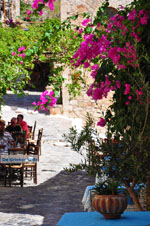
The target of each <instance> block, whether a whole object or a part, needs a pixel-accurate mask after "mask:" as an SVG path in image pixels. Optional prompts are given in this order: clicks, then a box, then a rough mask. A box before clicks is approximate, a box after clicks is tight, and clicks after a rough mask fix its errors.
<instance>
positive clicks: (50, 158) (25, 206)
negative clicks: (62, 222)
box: [0, 92, 94, 226]
mask: <svg viewBox="0 0 150 226" xmlns="http://www.w3.org/2000/svg"><path fill="white" fill-rule="evenodd" d="M39 96H40V93H36V92H32V93H31V92H30V93H29V95H28V96H26V97H23V98H20V99H19V98H18V97H16V96H15V95H13V94H12V93H11V92H8V95H7V96H6V97H5V100H6V106H4V107H3V108H2V118H3V119H5V120H6V121H7V122H8V121H9V120H10V119H11V117H15V116H16V115H17V114H19V113H21V114H23V115H24V119H25V121H27V122H28V124H29V125H33V124H34V121H37V128H36V136H37V132H38V129H39V128H43V129H44V132H43V140H42V155H41V156H40V161H39V162H38V184H37V185H35V184H33V182H32V181H25V185H24V187H23V188H21V187H19V186H18V187H14V186H13V187H3V186H0V197H1V198H0V226H6V225H7V226H56V224H57V222H58V221H59V219H60V218H61V217H62V215H63V214H64V213H66V212H78V211H83V206H82V203H81V200H82V197H83V194H84V191H85V188H86V186H87V185H91V184H93V183H94V178H92V177H89V176H88V175H87V174H86V172H80V173H68V172H65V171H64V167H68V166H69V163H78V162H80V160H81V156H80V155H79V154H77V153H76V152H73V151H72V150H71V149H70V147H69V146H68V144H66V143H65V142H64V140H63V138H62V134H63V133H67V132H68V130H69V128H70V127H71V126H72V125H73V124H76V123H79V122H80V120H79V119H77V120H72V119H70V118H66V117H64V116H61V115H56V116H52V115H47V114H45V113H44V112H42V113H37V112H34V111H33V107H32V102H33V101H34V100H35V101H36V100H38V99H39ZM77 126H79V127H80V125H77Z"/></svg>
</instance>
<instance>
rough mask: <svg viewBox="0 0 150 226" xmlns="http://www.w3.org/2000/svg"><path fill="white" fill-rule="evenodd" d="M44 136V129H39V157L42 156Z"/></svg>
mask: <svg viewBox="0 0 150 226" xmlns="http://www.w3.org/2000/svg"><path fill="white" fill-rule="evenodd" d="M42 136H43V128H41V129H39V132H38V139H37V146H38V147H39V155H41V143H42Z"/></svg>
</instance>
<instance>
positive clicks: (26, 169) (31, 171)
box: [23, 144, 39, 184]
mask: <svg viewBox="0 0 150 226" xmlns="http://www.w3.org/2000/svg"><path fill="white" fill-rule="evenodd" d="M26 151H27V155H28V156H29V158H31V160H32V158H34V156H37V158H38V160H39V147H38V146H37V145H35V144H28V146H27V149H26ZM23 173H24V179H28V178H30V179H33V182H34V183H35V184H37V162H27V163H24V164H23Z"/></svg>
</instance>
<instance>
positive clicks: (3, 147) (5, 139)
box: [0, 120, 14, 152]
mask: <svg viewBox="0 0 150 226" xmlns="http://www.w3.org/2000/svg"><path fill="white" fill-rule="evenodd" d="M13 144H14V139H13V138H12V136H11V134H10V133H9V132H7V131H5V121H4V120H0V152H4V151H8V148H11V147H12V145H13Z"/></svg>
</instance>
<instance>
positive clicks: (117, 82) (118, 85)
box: [116, 80, 121, 89]
mask: <svg viewBox="0 0 150 226" xmlns="http://www.w3.org/2000/svg"><path fill="white" fill-rule="evenodd" d="M120 86H121V85H120V81H118V80H117V81H116V87H117V88H118V89H120Z"/></svg>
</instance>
